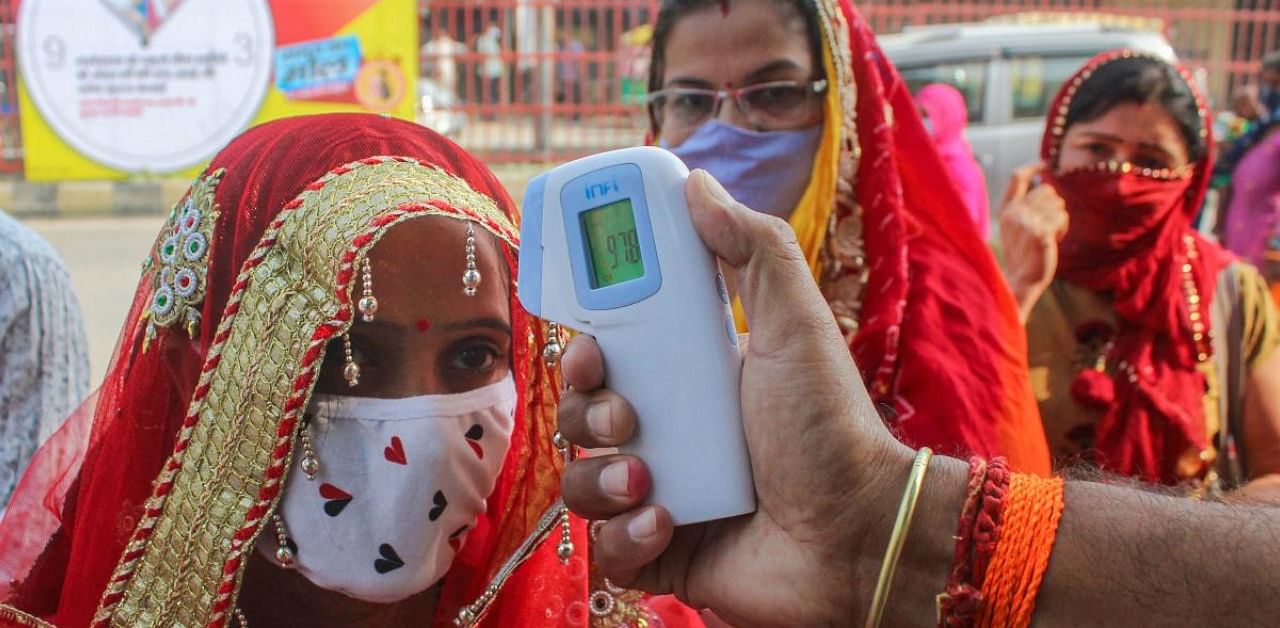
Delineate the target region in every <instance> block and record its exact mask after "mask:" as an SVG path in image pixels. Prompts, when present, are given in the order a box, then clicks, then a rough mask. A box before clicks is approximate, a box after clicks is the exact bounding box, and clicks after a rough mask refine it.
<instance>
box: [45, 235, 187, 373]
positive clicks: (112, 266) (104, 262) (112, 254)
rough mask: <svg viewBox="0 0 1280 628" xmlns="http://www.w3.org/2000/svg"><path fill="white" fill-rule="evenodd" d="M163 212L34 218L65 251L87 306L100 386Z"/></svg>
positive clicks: (93, 364) (92, 357)
mask: <svg viewBox="0 0 1280 628" xmlns="http://www.w3.org/2000/svg"><path fill="white" fill-rule="evenodd" d="M163 222H164V217H163V216H148V217H145V218H93V219H83V220H69V219H60V220H28V221H26V224H27V226H29V227H31V228H32V229H34V230H35V231H37V232H38V233H40V234H41V235H43V236H44V237H45V238H47V239H48V240H49V241H50V242H52V243H53V246H54V247H55V248H57V249H58V252H59V253H61V254H62V259H63V260H64V261H65V262H66V264H67V270H68V272H70V273H71V281H72V283H73V284H74V285H75V290H76V296H77V297H79V299H80V307H81V308H82V309H83V310H84V318H85V326H86V327H87V331H88V334H89V366H90V368H91V369H92V370H93V380H92V381H93V382H94V387H96V386H97V383H99V382H101V381H102V377H103V374H104V373H105V372H106V370H107V364H108V362H110V360H111V352H112V351H114V350H115V343H116V337H117V336H119V334H120V329H121V328H122V324H123V323H124V317H125V315H126V314H128V313H129V305H130V303H131V302H132V300H133V293H134V291H135V289H136V288H137V285H138V276H139V273H140V271H141V264H142V260H143V259H144V258H145V257H146V255H147V250H148V249H149V248H150V246H151V243H152V242H154V241H155V237H156V233H157V232H158V231H159V230H160V225H161V223H163Z"/></svg>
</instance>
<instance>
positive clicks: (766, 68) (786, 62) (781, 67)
mask: <svg viewBox="0 0 1280 628" xmlns="http://www.w3.org/2000/svg"><path fill="white" fill-rule="evenodd" d="M800 69H802V68H801V67H800V65H799V64H798V63H796V62H795V61H792V60H791V59H774V60H773V61H770V62H768V63H766V64H764V65H762V66H760V67H758V68H756V69H754V70H752V71H751V72H749V73H748V74H747V75H746V77H744V78H743V80H742V85H739V86H738V87H742V86H745V85H751V84H753V83H758V82H760V81H761V79H763V78H765V77H768V76H769V75H771V74H777V73H778V72H783V71H787V70H800ZM666 86H683V87H705V88H707V89H714V88H715V85H714V84H712V82H711V81H708V80H706V79H700V78H694V77H691V76H677V77H675V78H673V79H671V80H669V81H667V82H666Z"/></svg>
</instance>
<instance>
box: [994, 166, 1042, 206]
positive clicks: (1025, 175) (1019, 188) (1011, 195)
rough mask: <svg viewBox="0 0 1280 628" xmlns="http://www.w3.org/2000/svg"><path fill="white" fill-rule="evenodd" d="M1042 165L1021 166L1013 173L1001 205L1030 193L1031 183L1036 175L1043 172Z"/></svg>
mask: <svg viewBox="0 0 1280 628" xmlns="http://www.w3.org/2000/svg"><path fill="white" fill-rule="evenodd" d="M1044 169H1045V166H1044V163H1034V164H1030V165H1026V166H1023V167H1021V168H1018V169H1017V170H1014V171H1013V176H1012V177H1010V178H1009V187H1008V188H1007V189H1006V190H1005V193H1004V202H1002V203H1001V205H1008V204H1009V203H1011V202H1013V201H1015V200H1017V199H1020V198H1022V197H1024V196H1026V195H1027V192H1029V191H1031V182H1032V181H1034V180H1035V178H1036V175H1038V174H1040V173H1041V172H1044Z"/></svg>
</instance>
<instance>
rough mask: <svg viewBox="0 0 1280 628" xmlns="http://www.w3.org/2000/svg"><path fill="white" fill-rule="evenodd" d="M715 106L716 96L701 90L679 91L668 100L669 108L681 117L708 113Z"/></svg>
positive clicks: (693, 116)
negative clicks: (700, 91)
mask: <svg viewBox="0 0 1280 628" xmlns="http://www.w3.org/2000/svg"><path fill="white" fill-rule="evenodd" d="M713 106H714V98H713V97H712V96H710V95H708V94H704V93H699V92H677V93H676V94H674V95H672V96H671V98H670V99H668V101H667V108H668V109H669V110H670V111H671V113H672V114H673V115H675V116H677V117H680V118H697V117H699V116H703V115H706V114H707V113H708V112H709V111H711V109H712V107H713Z"/></svg>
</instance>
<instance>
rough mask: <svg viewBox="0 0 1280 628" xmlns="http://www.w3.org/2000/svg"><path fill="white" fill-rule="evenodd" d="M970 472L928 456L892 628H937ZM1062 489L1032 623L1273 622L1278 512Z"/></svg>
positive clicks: (871, 560)
mask: <svg viewBox="0 0 1280 628" xmlns="http://www.w3.org/2000/svg"><path fill="white" fill-rule="evenodd" d="M898 466H901V467H902V469H901V470H897V471H895V473H894V474H893V476H892V477H893V478H894V480H893V482H892V485H893V487H894V488H893V491H892V492H890V491H888V490H886V498H885V500H884V501H883V502H882V504H881V506H880V507H879V508H878V509H876V511H875V512H877V514H876V515H874V516H876V517H877V522H876V523H875V524H874V525H873V526H872V527H871V533H870V535H869V537H868V539H867V541H866V544H865V545H864V547H866V548H867V550H864V551H865V555H863V556H862V557H861V560H860V561H859V565H858V577H857V582H858V583H859V590H858V592H857V594H858V599H859V608H861V609H864V611H865V609H866V608H867V607H868V605H869V602H870V599H871V593H872V590H873V589H874V588H875V583H876V577H877V575H878V574H879V569H880V564H881V561H882V560H883V551H884V548H885V547H886V546H887V545H888V542H889V536H890V533H891V530H892V526H893V516H892V513H893V512H895V511H896V505H897V503H898V502H897V499H899V498H900V497H901V488H902V486H903V485H904V484H905V481H906V471H905V469H907V468H908V467H909V462H904V463H902V464H900V465H898ZM966 473H967V468H966V465H965V464H964V463H963V462H960V461H958V460H954V459H950V458H943V457H939V458H935V459H934V461H933V463H932V465H931V467H930V472H929V475H928V476H927V477H926V479H925V488H924V491H923V492H922V494H921V496H920V501H919V505H918V507H917V512H916V517H915V520H914V522H913V525H912V528H911V532H910V535H909V536H908V537H907V543H906V546H905V549H904V551H903V555H902V559H901V561H900V562H899V564H898V569H897V575H896V576H895V578H894V580H893V588H892V592H891V594H890V596H889V604H888V608H887V611H886V613H885V618H886V623H887V624H889V625H893V626H934V625H936V622H937V614H936V613H937V607H936V596H937V595H938V594H939V593H941V592H942V591H943V589H944V587H945V585H946V581H947V576H948V574H949V572H950V570H951V567H952V564H953V559H954V552H955V542H956V541H955V537H954V536H953V535H954V534H955V531H956V523H957V519H958V517H959V515H960V510H961V507H962V504H963V501H964V497H965V495H964V491H965V484H966V477H967V476H966ZM1065 490H1066V494H1065V503H1066V507H1065V510H1064V512H1063V516H1062V520H1061V523H1060V525H1059V528H1058V535H1057V540H1056V543H1055V545H1054V549H1053V554H1052V557H1051V559H1050V562H1049V568H1048V571H1047V572H1046V574H1045V578H1044V580H1043V582H1042V584H1041V587H1040V591H1039V595H1038V596H1037V598H1036V609H1035V621H1036V623H1037V624H1038V625H1048V626H1055V625H1066V626H1079V625H1115V626H1123V627H1126V628H1128V627H1130V626H1134V625H1227V624H1231V625H1263V624H1266V623H1268V622H1269V621H1270V620H1271V619H1272V618H1274V617H1276V616H1277V615H1280V577H1277V576H1276V575H1275V574H1276V573H1277V567H1280V509H1276V508H1270V507H1265V506H1248V505H1227V504H1218V503H1208V502H1201V501H1193V500H1190V499H1185V498H1178V497H1170V496H1164V495H1159V494H1156V493H1151V492H1145V491H1143V490H1140V489H1137V488H1133V487H1123V486H1111V485H1104V484H1097V483H1091V482H1068V483H1067V484H1066V489H1065ZM884 513H889V514H884ZM868 514H869V516H872V515H870V511H869V513H868ZM856 620H857V621H856V622H855V623H860V622H861V618H856ZM838 623H839V622H838ZM843 623H848V620H847V619H846V620H845V622H843Z"/></svg>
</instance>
